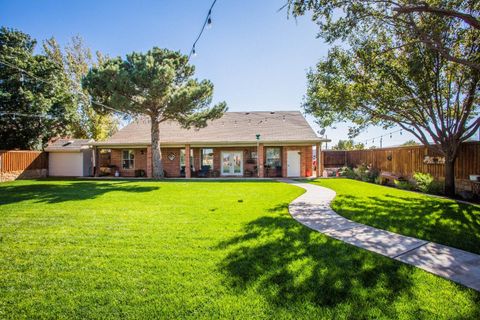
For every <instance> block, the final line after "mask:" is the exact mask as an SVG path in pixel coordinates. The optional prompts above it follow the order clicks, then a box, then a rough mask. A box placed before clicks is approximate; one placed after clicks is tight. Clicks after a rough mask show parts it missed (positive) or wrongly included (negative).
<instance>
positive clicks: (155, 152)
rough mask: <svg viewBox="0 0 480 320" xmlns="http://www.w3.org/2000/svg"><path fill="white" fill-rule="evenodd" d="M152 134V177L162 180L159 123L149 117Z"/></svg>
mask: <svg viewBox="0 0 480 320" xmlns="http://www.w3.org/2000/svg"><path fill="white" fill-rule="evenodd" d="M151 123H152V127H151V133H152V171H153V172H152V177H153V178H154V179H161V178H163V164H162V150H161V149H160V122H159V121H157V120H156V117H151Z"/></svg>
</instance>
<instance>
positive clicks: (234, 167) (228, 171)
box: [221, 151, 243, 176]
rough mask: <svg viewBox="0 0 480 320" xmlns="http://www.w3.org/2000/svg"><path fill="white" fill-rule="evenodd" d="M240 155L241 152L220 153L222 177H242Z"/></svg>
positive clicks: (241, 159)
mask: <svg viewBox="0 0 480 320" xmlns="http://www.w3.org/2000/svg"><path fill="white" fill-rule="evenodd" d="M242 155H243V153H242V152H241V151H222V171H221V172H222V176H241V175H243V156H242Z"/></svg>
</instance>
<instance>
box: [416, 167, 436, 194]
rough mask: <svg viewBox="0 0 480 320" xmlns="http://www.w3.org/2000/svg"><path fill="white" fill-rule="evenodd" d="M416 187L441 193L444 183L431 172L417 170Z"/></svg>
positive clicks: (429, 191)
mask: <svg viewBox="0 0 480 320" xmlns="http://www.w3.org/2000/svg"><path fill="white" fill-rule="evenodd" d="M413 180H414V182H415V187H416V188H417V189H418V190H419V191H421V192H425V193H431V194H441V193H442V192H443V184H442V183H441V182H440V181H437V180H435V178H433V176H432V175H431V174H429V173H421V172H415V173H414V175H413Z"/></svg>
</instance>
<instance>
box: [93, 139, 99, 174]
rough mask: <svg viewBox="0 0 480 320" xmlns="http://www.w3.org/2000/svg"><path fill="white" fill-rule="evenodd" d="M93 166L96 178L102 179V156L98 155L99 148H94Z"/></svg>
mask: <svg viewBox="0 0 480 320" xmlns="http://www.w3.org/2000/svg"><path fill="white" fill-rule="evenodd" d="M93 165H94V171H95V177H100V155H99V153H98V147H97V146H94V147H93Z"/></svg>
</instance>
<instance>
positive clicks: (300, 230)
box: [0, 179, 480, 319]
mask: <svg viewBox="0 0 480 320" xmlns="http://www.w3.org/2000/svg"><path fill="white" fill-rule="evenodd" d="M330 181H332V182H333V183H334V184H336V183H337V182H338V183H339V184H338V186H340V184H342V186H344V184H343V183H342V179H330ZM358 185H363V184H362V183H361V182H357V181H352V180H348V183H347V184H346V186H347V187H348V186H352V189H353V193H352V192H349V193H350V194H351V195H352V196H353V197H354V198H346V200H351V202H353V203H351V202H349V204H350V205H351V207H350V208H351V209H353V210H357V211H356V212H357V213H358V216H359V217H362V216H364V214H370V215H373V214H378V213H379V212H381V213H384V212H386V211H382V207H381V206H380V205H379V204H378V203H376V202H374V199H375V197H377V196H378V194H371V193H366V196H365V197H363V192H365V191H367V192H368V191H369V190H370V186H374V185H371V184H368V186H369V188H367V189H366V190H365V189H364V188H361V187H358ZM374 187H375V186H374ZM385 189H387V188H385ZM387 191H388V193H390V194H391V191H393V192H401V191H400V190H392V188H388V189H387ZM302 192H303V190H301V189H300V188H297V187H294V186H291V185H286V184H283V183H277V182H271V181H268V182H260V181H259V182H253V181H248V182H245V181H243V182H240V181H197V182H185V181H181V180H178V181H172V180H170V181H164V182H152V181H140V182H139V181H125V180H124V181H119V180H115V181H108V180H103V181H92V180H79V179H74V180H42V181H26V180H20V181H15V182H7V183H2V184H0V203H1V212H2V214H1V215H0V231H1V241H0V261H2V267H1V268H2V269H1V270H2V272H0V283H1V284H2V285H0V297H1V299H0V315H2V316H1V318H2V319H19V318H20V319H36V318H45V319H51V318H60V319H71V318H75V319H118V318H121V319H349V318H358V319H383V318H384V319H397V318H399V319H413V318H415V319H468V318H471V319H478V318H479V316H480V308H479V306H478V301H479V300H480V293H478V292H476V291H474V290H471V289H468V288H465V287H463V286H460V285H458V284H455V283H454V282H451V281H448V280H445V279H442V278H440V277H437V276H434V275H432V274H430V273H428V272H425V271H423V270H421V269H419V268H415V267H413V266H409V265H406V264H404V263H401V262H399V261H396V260H393V259H390V258H387V257H383V256H381V255H378V254H375V253H372V252H368V251H366V250H363V249H360V248H357V247H354V246H351V245H348V244H345V243H343V242H341V241H338V240H335V239H333V238H330V237H327V236H325V235H323V234H321V233H319V232H317V231H314V230H311V229H309V228H307V227H305V226H303V225H301V224H299V223H298V222H297V221H295V220H294V219H293V218H292V217H291V216H290V215H289V213H288V203H289V202H290V201H292V200H293V199H295V198H296V197H298V196H299V195H301V194H302ZM355 192H356V193H355ZM259 195H261V196H259ZM338 195H339V197H340V196H341V195H343V193H342V192H341V191H338ZM395 195H397V194H395ZM380 196H382V195H380ZM358 197H361V198H358ZM369 197H371V198H369ZM239 200H243V202H239ZM381 200H382V201H389V200H390V201H392V198H391V197H390V198H388V197H381ZM393 201H397V202H394V203H391V205H390V206H387V205H385V207H384V208H383V209H384V210H391V211H390V212H391V213H392V216H394V218H395V219H394V220H393V221H398V219H403V218H407V217H409V218H411V219H412V220H414V218H416V219H415V220H414V221H415V224H416V227H417V228H416V230H417V232H421V230H427V231H428V230H430V232H431V233H433V234H435V233H438V232H439V231H438V230H440V231H442V232H443V231H444V228H447V224H446V223H445V220H446V219H445V218H443V217H444V216H445V217H446V218H449V217H451V216H452V215H456V214H465V215H466V214H467V212H470V211H467V209H468V207H458V208H456V207H455V206H458V205H457V204H455V203H454V202H453V201H452V202H448V203H446V204H445V203H443V202H440V201H438V200H435V202H434V203H432V207H431V208H430V210H428V211H426V210H424V206H423V205H424V203H425V201H424V202H420V200H418V202H415V203H414V206H409V205H410V202H407V201H401V200H398V199H397V198H393ZM416 201H417V200H416ZM335 203H336V202H335ZM385 204H387V202H386V203H385ZM369 205H374V207H371V208H368V207H366V206H369ZM434 205H437V208H436V209H434ZM438 205H440V207H438ZM460 208H461V209H463V210H464V211H462V210H461V209H460ZM377 209H378V210H377ZM414 209H415V210H414ZM438 211H442V213H441V214H440V215H441V216H442V219H437V221H436V222H435V223H434V224H432V223H431V221H430V220H428V219H430V218H432V219H434V218H435V214H439V213H438ZM412 212H415V213H417V214H418V215H417V216H415V215H413V214H412ZM427 212H428V213H429V214H428V215H426V213H427ZM445 213H447V214H445ZM410 214H412V215H410ZM470 214H471V212H470ZM384 217H385V216H384V215H382V218H384ZM422 219H423V220H422ZM419 220H420V221H423V222H424V224H423V225H427V222H430V224H429V228H421V226H422V223H419ZM402 221H403V220H402ZM434 221H435V220H434ZM449 221H450V222H451V220H449ZM473 221H475V220H473ZM473 221H469V220H466V221H465V222H466V223H467V224H466V225H464V224H459V225H454V227H453V226H452V227H451V228H450V231H451V232H450V234H446V237H445V238H444V239H445V240H446V239H451V238H454V237H455V238H456V239H457V240H458V241H461V242H463V243H467V239H474V240H475V237H474V234H476V233H475V232H476V231H473V230H478V225H475V224H474V223H473ZM432 225H435V228H432V227H431V226H432ZM470 226H471V227H472V229H468V228H467V227H470ZM466 231H468V232H466ZM442 236H445V235H444V234H443V233H442ZM424 239H428V238H427V237H424ZM472 244H473V245H476V247H477V249H478V238H477V239H476V242H472ZM412 297H414V299H412Z"/></svg>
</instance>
